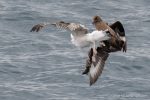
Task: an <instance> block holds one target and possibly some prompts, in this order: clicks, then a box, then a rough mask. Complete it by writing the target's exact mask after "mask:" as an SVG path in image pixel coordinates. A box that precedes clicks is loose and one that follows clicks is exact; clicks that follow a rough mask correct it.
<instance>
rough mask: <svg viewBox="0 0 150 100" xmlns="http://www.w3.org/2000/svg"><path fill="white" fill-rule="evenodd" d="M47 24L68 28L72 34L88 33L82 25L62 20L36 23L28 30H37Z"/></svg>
mask: <svg viewBox="0 0 150 100" xmlns="http://www.w3.org/2000/svg"><path fill="white" fill-rule="evenodd" d="M47 25H53V26H55V27H57V28H59V29H65V30H69V31H71V32H72V33H73V35H85V34H87V33H88V29H87V28H86V27H85V26H84V25H81V24H77V23H66V22H64V21H60V22H56V23H52V24H51V23H42V24H37V25H35V26H33V27H32V29H31V30H30V32H34V31H36V32H38V31H40V30H41V29H42V28H43V27H45V26H47Z"/></svg>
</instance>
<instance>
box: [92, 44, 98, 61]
mask: <svg viewBox="0 0 150 100" xmlns="http://www.w3.org/2000/svg"><path fill="white" fill-rule="evenodd" d="M96 54H97V50H96V44H95V41H93V56H92V59H93V61H94V62H95V61H96V59H95V55H96Z"/></svg>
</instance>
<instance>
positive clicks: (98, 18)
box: [92, 16, 102, 25]
mask: <svg viewBox="0 0 150 100" xmlns="http://www.w3.org/2000/svg"><path fill="white" fill-rule="evenodd" d="M101 21H102V19H101V18H100V17H99V16H94V17H93V22H92V23H93V25H94V24H96V23H97V22H101Z"/></svg>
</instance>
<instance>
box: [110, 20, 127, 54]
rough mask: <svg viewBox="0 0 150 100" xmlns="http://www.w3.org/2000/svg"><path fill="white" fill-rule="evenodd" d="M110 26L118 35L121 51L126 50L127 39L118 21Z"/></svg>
mask: <svg viewBox="0 0 150 100" xmlns="http://www.w3.org/2000/svg"><path fill="white" fill-rule="evenodd" d="M110 27H111V28H112V29H113V30H114V31H115V33H116V35H118V37H119V42H118V43H119V44H118V45H119V46H121V49H122V51H123V52H126V51H127V40H126V36H125V30H124V27H123V25H122V23H121V22H120V21H116V22H115V23H113V24H111V25H110Z"/></svg>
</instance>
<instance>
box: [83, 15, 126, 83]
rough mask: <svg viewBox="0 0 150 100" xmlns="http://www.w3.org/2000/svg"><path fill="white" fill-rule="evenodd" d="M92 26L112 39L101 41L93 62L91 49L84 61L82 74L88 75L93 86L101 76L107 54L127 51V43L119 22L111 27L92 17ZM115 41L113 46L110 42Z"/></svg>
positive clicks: (97, 17)
mask: <svg viewBox="0 0 150 100" xmlns="http://www.w3.org/2000/svg"><path fill="white" fill-rule="evenodd" d="M93 25H94V26H95V28H96V29H97V30H106V29H108V31H109V32H110V34H111V35H112V37H111V38H110V39H109V40H105V41H102V42H101V43H103V45H100V46H99V47H97V54H96V56H95V55H94V56H95V58H94V59H96V60H95V61H93V50H92V49H93V48H91V49H90V51H89V53H88V59H87V60H86V66H85V70H84V71H83V73H82V74H88V75H89V78H90V85H92V84H94V83H95V82H96V81H97V79H98V77H99V76H100V75H101V74H102V71H103V68H104V65H105V61H106V60H107V58H108V56H109V53H111V52H117V51H121V50H122V51H123V52H126V50H127V41H126V36H125V31H124V27H123V25H122V24H121V22H120V21H116V22H115V23H113V24H112V25H108V24H107V23H105V22H104V21H103V20H102V19H101V18H100V17H99V16H94V17H93ZM112 41H115V44H114V43H113V42H112Z"/></svg>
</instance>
